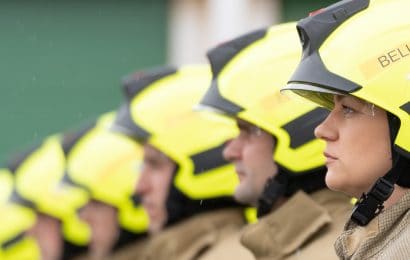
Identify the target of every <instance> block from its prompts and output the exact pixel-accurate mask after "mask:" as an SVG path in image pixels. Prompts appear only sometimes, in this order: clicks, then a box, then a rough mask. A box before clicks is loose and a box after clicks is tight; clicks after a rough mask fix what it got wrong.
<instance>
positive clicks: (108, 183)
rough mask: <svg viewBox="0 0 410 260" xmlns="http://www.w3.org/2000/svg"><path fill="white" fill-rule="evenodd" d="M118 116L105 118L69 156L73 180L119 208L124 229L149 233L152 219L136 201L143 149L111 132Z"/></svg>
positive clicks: (120, 222)
mask: <svg viewBox="0 0 410 260" xmlns="http://www.w3.org/2000/svg"><path fill="white" fill-rule="evenodd" d="M114 116H115V113H107V114H104V115H103V116H101V117H100V118H99V120H98V122H97V124H96V126H95V127H93V128H92V129H90V130H89V131H87V132H86V133H84V135H83V136H82V137H81V138H79V139H78V140H77V141H76V143H75V144H74V145H73V146H72V148H71V150H70V152H69V154H68V156H67V169H68V173H69V176H70V177H71V179H72V180H73V181H74V182H76V183H79V184H81V185H82V186H85V187H87V189H88V190H89V191H90V193H91V196H92V198H93V199H95V200H98V201H101V202H103V203H106V204H108V205H111V206H113V207H115V208H117V209H118V221H119V224H120V226H121V227H123V228H124V229H126V230H129V231H133V232H138V233H141V232H145V231H146V230H147V227H148V216H147V214H146V212H145V211H144V209H143V208H142V206H141V205H139V204H138V205H136V204H135V203H134V201H133V200H132V196H133V194H134V193H135V187H136V182H137V180H138V174H139V171H140V165H141V162H142V147H141V145H140V144H138V143H136V142H135V141H134V140H132V139H130V138H128V137H126V136H124V135H122V134H119V133H115V132H113V131H111V130H110V127H111V124H112V121H113V119H114Z"/></svg>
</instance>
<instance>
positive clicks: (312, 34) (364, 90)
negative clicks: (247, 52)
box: [284, 0, 410, 225]
mask: <svg viewBox="0 0 410 260" xmlns="http://www.w3.org/2000/svg"><path fill="white" fill-rule="evenodd" d="M409 8H410V1H408V0H394V1H393V0H378V1H372V2H369V0H355V1H340V2H338V3H336V4H334V5H331V6H329V7H327V8H325V9H323V10H321V11H319V12H317V13H315V15H312V16H310V17H307V18H305V19H302V20H301V21H300V22H299V23H298V32H299V36H300V39H301V41H302V45H303V46H302V47H303V57H302V59H301V62H300V64H299V66H298V67H297V69H296V71H295V72H294V74H293V75H292V77H291V78H290V80H289V82H288V85H287V86H286V87H285V88H284V89H285V90H293V91H294V92H296V93H297V94H299V95H301V96H303V97H306V98H308V99H310V100H312V101H314V102H316V103H318V104H320V105H323V106H325V107H332V106H333V95H334V94H340V95H352V96H355V97H357V98H359V99H362V100H364V101H367V102H369V103H372V104H375V105H377V106H378V107H380V108H383V109H384V110H386V111H387V112H388V114H389V118H398V120H399V121H400V122H399V123H397V126H396V128H397V129H396V131H397V135H396V137H395V138H394V140H392V143H394V147H392V151H393V155H394V154H396V155H397V156H396V157H397V158H399V157H402V158H407V159H404V160H403V159H401V160H399V159H397V160H393V165H394V167H393V169H392V170H391V171H390V172H391V174H390V173H389V174H386V175H385V176H384V177H383V178H381V179H379V181H378V183H377V184H375V186H374V187H373V189H372V191H371V192H370V193H369V194H372V193H373V191H374V192H376V193H377V191H376V190H379V191H380V192H379V193H378V194H383V196H379V195H377V194H376V198H378V199H377V200H375V202H374V203H369V204H372V205H370V206H369V205H367V206H364V207H369V209H367V210H365V212H361V213H360V214H363V215H361V216H359V215H357V216H353V218H356V219H354V220H355V221H356V222H357V223H358V224H360V225H366V224H367V223H368V221H370V220H371V219H372V218H373V217H374V216H375V214H376V212H379V211H380V207H382V204H383V201H384V200H386V199H387V198H388V197H389V196H390V194H391V192H392V191H393V188H394V186H393V184H394V182H396V181H397V179H398V180H399V181H398V183H399V184H400V185H402V186H406V187H410V177H409V175H408V173H407V172H406V173H403V174H400V173H394V174H393V172H394V171H395V170H394V169H395V167H396V166H397V162H398V161H406V160H407V161H409V158H410V40H409V35H410V16H409V15H408V14H407V11H408V10H409ZM389 125H390V127H391V129H392V124H391V122H389ZM393 158H395V156H393ZM395 161H396V163H395ZM397 168H399V167H397ZM407 169H408V168H406V170H407ZM393 175H396V176H395V177H393ZM365 197H366V198H367V197H369V196H367V195H365ZM366 198H362V200H361V201H359V204H360V203H362V202H363V199H366ZM360 207H361V206H360V205H359V208H360ZM359 211H361V210H360V209H359ZM369 212H370V213H371V214H370V215H369V214H368V213H369ZM356 213H357V211H356ZM353 215H355V214H353Z"/></svg>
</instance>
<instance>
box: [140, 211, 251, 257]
mask: <svg viewBox="0 0 410 260" xmlns="http://www.w3.org/2000/svg"><path fill="white" fill-rule="evenodd" d="M244 224H245V218H244V216H243V209H221V210H215V211H212V212H208V213H202V214H198V215H197V216H193V217H191V218H189V219H187V220H185V221H183V222H181V223H178V224H176V225H175V226H172V227H170V228H167V229H165V230H164V231H162V232H161V233H159V234H158V235H155V236H154V237H153V238H152V239H151V241H150V242H149V244H148V245H147V247H146V251H145V254H144V258H143V259H145V260H174V259H175V260H192V259H199V257H200V256H201V255H202V254H204V253H206V251H207V250H209V249H211V248H212V247H214V246H215V245H217V244H218V243H219V242H220V241H222V240H224V239H225V238H226V237H227V236H229V235H231V234H233V233H235V232H237V231H238V230H239V229H241V228H242V227H243V225H244Z"/></svg>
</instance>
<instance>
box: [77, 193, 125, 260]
mask: <svg viewBox="0 0 410 260" xmlns="http://www.w3.org/2000/svg"><path fill="white" fill-rule="evenodd" d="M79 215H80V218H81V219H82V220H84V221H86V222H87V223H88V224H89V225H90V228H91V232H92V236H91V242H90V252H89V255H90V257H91V258H92V259H102V258H105V257H107V256H108V255H109V254H110V252H111V250H112V248H113V246H114V244H115V242H116V241H117V239H118V236H119V226H118V220H117V210H116V209H115V208H114V207H112V206H110V205H108V204H105V203H102V202H99V201H96V200H91V201H90V202H89V203H87V205H86V206H85V207H84V208H82V209H81V210H80V214H79Z"/></svg>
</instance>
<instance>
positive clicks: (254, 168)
mask: <svg viewBox="0 0 410 260" xmlns="http://www.w3.org/2000/svg"><path fill="white" fill-rule="evenodd" d="M237 125H238V127H239V130H240V133H239V135H238V136H237V137H236V138H234V139H233V140H231V141H230V142H229V143H227V145H226V146H225V149H224V151H223V155H224V157H225V159H227V160H229V161H231V162H232V163H234V164H235V169H236V172H237V174H238V177H239V182H240V183H239V185H238V187H237V188H236V190H235V194H234V197H235V199H236V200H237V201H239V202H242V203H247V204H250V205H253V206H257V203H258V198H259V197H260V196H261V194H262V191H263V188H264V186H265V183H266V181H267V179H269V178H270V177H272V176H274V175H275V174H276V173H277V171H278V167H277V165H276V164H275V163H274V161H273V151H274V149H275V144H274V139H273V137H272V136H271V135H270V134H268V133H267V132H265V131H263V130H261V129H259V128H258V127H256V126H254V125H252V124H250V123H248V122H245V121H243V120H240V119H237Z"/></svg>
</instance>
